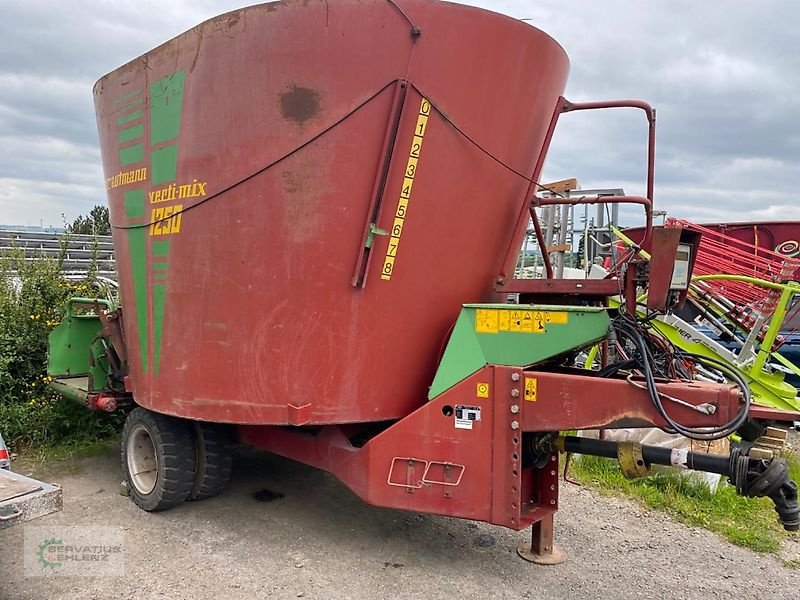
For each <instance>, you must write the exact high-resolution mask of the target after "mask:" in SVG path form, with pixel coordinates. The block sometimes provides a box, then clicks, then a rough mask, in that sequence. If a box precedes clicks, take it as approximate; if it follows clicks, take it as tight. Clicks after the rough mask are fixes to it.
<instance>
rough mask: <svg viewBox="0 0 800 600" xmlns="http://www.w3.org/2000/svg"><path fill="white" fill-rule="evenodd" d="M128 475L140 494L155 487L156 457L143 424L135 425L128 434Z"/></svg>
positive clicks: (156, 474)
mask: <svg viewBox="0 0 800 600" xmlns="http://www.w3.org/2000/svg"><path fill="white" fill-rule="evenodd" d="M127 455H128V477H129V479H130V484H131V485H132V486H133V487H134V488H136V491H137V492H139V493H140V494H142V495H147V494H149V493H150V492H152V491H153V488H155V487H156V480H157V479H158V457H157V456H156V446H155V444H154V443H153V438H152V437H151V436H150V432H149V431H147V428H146V427H145V426H144V425H136V426H134V427H133V429H132V430H131V432H130V434H129V435H128V446H127Z"/></svg>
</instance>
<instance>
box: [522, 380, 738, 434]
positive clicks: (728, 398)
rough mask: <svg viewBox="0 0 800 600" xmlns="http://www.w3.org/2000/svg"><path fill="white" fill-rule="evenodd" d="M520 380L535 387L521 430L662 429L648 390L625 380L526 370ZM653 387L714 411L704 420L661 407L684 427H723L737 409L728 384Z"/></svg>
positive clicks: (733, 389) (734, 391) (669, 405)
mask: <svg viewBox="0 0 800 600" xmlns="http://www.w3.org/2000/svg"><path fill="white" fill-rule="evenodd" d="M525 376H526V377H531V378H534V379H535V380H536V382H537V393H536V401H535V402H526V403H525V404H524V408H525V410H524V411H523V419H522V422H523V428H524V429H525V430H526V431H563V430H568V429H614V428H624V427H652V426H656V427H665V426H666V423H665V422H664V420H663V419H662V418H661V417H660V416H659V415H658V412H657V411H656V409H655V407H654V406H653V404H652V403H651V401H650V398H649V397H648V395H647V391H646V390H644V389H641V388H639V387H636V386H634V385H632V384H631V383H629V382H628V381H626V380H624V379H608V378H598V377H588V376H581V375H579V374H574V373H571V374H570V375H569V376H564V375H563V374H560V373H544V372H538V371H526V372H525ZM657 387H658V389H659V391H661V392H662V393H664V394H667V395H669V396H674V397H676V398H680V399H681V400H684V401H685V402H688V403H690V404H694V405H698V404H703V403H709V404H713V405H714V406H715V408H716V412H715V413H714V414H713V415H704V414H702V413H700V412H698V411H696V410H692V409H690V408H687V407H684V406H681V405H677V404H674V403H669V402H666V403H665V404H666V408H667V411H668V412H669V414H670V415H671V416H672V417H673V418H674V419H676V420H677V421H679V422H680V423H683V424H684V425H686V426H687V427H704V426H706V427H711V426H717V425H721V424H723V423H727V422H728V421H730V420H731V419H732V418H733V417H734V416H735V415H736V413H737V411H738V409H739V407H740V405H741V400H740V398H739V390H738V388H736V387H735V386H732V385H716V384H708V383H699V382H698V383H659V384H658V386H657ZM752 412H753V411H752V409H751V414H752Z"/></svg>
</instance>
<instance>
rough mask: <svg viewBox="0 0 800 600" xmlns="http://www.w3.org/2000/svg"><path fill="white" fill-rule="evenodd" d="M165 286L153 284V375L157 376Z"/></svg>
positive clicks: (159, 363) (162, 326)
mask: <svg viewBox="0 0 800 600" xmlns="http://www.w3.org/2000/svg"><path fill="white" fill-rule="evenodd" d="M166 295H167V286H166V285H165V284H163V283H154V284H153V375H158V371H159V368H160V366H161V335H162V333H163V331H164V303H165V300H166Z"/></svg>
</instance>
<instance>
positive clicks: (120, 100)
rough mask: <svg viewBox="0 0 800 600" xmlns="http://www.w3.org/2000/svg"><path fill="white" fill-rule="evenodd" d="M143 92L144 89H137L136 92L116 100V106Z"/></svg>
mask: <svg viewBox="0 0 800 600" xmlns="http://www.w3.org/2000/svg"><path fill="white" fill-rule="evenodd" d="M143 91H144V88H136V89H135V90H133V91H131V92H128V93H127V94H125V95H124V96H120V97H119V98H117V99H116V100H114V104H122V103H123V102H125V100H128V99H129V98H133V97H134V96H138V95H139V94H141V93H142V92H143Z"/></svg>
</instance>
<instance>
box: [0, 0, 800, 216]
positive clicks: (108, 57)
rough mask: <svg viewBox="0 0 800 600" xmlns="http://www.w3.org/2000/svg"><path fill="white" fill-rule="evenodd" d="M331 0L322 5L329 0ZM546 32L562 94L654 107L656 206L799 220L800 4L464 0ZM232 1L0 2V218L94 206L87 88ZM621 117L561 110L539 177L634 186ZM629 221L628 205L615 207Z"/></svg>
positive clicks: (637, 156) (98, 191) (98, 182)
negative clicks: (562, 56) (565, 75)
mask: <svg viewBox="0 0 800 600" xmlns="http://www.w3.org/2000/svg"><path fill="white" fill-rule="evenodd" d="M330 1H334V0H330ZM472 3H473V4H476V5H480V6H483V7H485V8H488V9H492V10H497V11H499V12H503V13H505V14H508V15H510V16H512V17H516V18H529V19H530V21H529V22H530V23H531V24H533V25H535V26H537V27H539V28H541V29H543V30H544V31H546V32H547V33H549V34H551V35H552V36H553V37H554V38H555V39H556V40H558V41H559V43H561V45H562V46H563V47H564V48H565V50H566V51H567V53H568V54H569V56H570V60H571V64H572V70H571V76H570V81H569V84H568V88H567V92H566V95H567V97H568V98H570V99H572V100H576V101H580V100H596V99H604V98H640V99H644V100H647V101H649V102H651V103H652V104H653V105H654V106H655V107H656V109H657V110H658V148H657V160H658V165H657V180H656V186H657V187H656V204H657V208H660V209H667V210H669V211H670V212H671V213H672V214H676V215H677V216H682V217H687V218H692V219H700V220H745V219H759V218H762V219H766V218H779V217H782V218H800V214H798V208H796V205H798V204H799V203H797V202H796V200H795V196H794V189H795V188H796V187H797V184H796V182H795V181H793V178H794V177H795V174H796V173H798V172H800V103H799V102H797V101H796V93H797V90H798V89H800V53H799V52H797V47H798V42H800V34H798V29H797V28H796V27H794V26H793V25H792V24H794V23H797V22H800V4H798V3H795V2H793V1H791V0H784V1H779V0H767V1H765V2H756V1H745V0H737V1H731V2H728V3H726V4H724V7H723V5H720V4H719V3H716V2H692V1H689V0H670V1H666V0H662V1H654V2H630V1H629V0H605V1H603V2H596V1H590V0H585V1H576V2H562V1H559V0H542V1H537V2H535V3H532V2H530V1H529V0H475V1H473V2H472ZM237 7H238V5H237V4H235V3H234V2H232V1H222V0H200V1H197V2H188V1H187V0H183V1H177V2H169V3H163V2H156V1H155V0H145V1H141V2H134V1H132V0H123V1H112V0H103V1H99V2H98V1H93V2H90V1H89V0H78V1H75V2H70V3H63V2H56V1H55V0H46V1H39V2H17V1H14V0H0V14H2V15H3V18H2V20H0V222H18V223H38V222H39V220H40V219H44V220H45V221H55V222H58V221H59V220H60V214H61V213H62V212H63V213H65V215H66V216H67V218H68V219H69V218H73V217H74V216H75V215H76V214H78V213H81V212H86V211H88V210H89V209H90V208H91V206H92V205H93V204H96V203H101V202H103V201H104V196H105V194H104V190H103V186H102V176H101V169H100V166H99V153H98V151H97V134H96V129H95V127H96V126H95V122H94V114H93V107H92V92H91V87H92V84H93V82H94V81H95V80H96V79H98V78H99V77H100V76H102V75H103V74H105V73H107V72H109V71H111V70H113V69H114V68H116V67H118V66H120V65H122V64H124V63H125V62H127V61H129V60H131V59H133V58H135V57H137V56H138V55H140V54H142V53H143V52H145V51H147V50H149V49H150V48H152V47H154V46H156V45H157V44H159V43H162V42H164V41H166V40H168V39H169V38H171V37H173V36H175V35H177V34H179V33H181V32H182V31H185V30H187V29H189V28H190V27H192V26H194V25H196V24H198V23H200V22H201V21H202V20H204V19H206V18H210V17H212V16H215V15H217V14H220V13H223V12H227V11H229V10H233V9H235V8H237ZM645 139H646V127H645V122H644V119H643V118H642V116H641V115H640V114H636V113H635V112H630V113H627V112H625V111H606V112H600V113H596V114H591V115H589V114H569V115H564V116H563V117H562V120H561V122H560V124H559V128H558V130H557V132H556V137H555V139H554V142H553V145H552V148H551V152H550V154H549V156H548V161H547V164H546V167H545V173H544V174H543V179H551V180H552V179H561V178H564V177H573V176H576V177H578V178H579V180H580V181H581V183H582V184H583V186H584V187H587V188H589V187H624V188H625V189H626V191H628V192H629V193H642V192H643V190H644V179H643V178H644V166H645V165H644V157H645V154H644V153H645ZM623 214H625V215H626V218H627V217H628V216H629V218H630V219H631V220H632V221H634V220H638V219H639V215H638V213H637V212H636V211H633V212H631V213H628V212H627V211H626V212H625V213H623Z"/></svg>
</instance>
